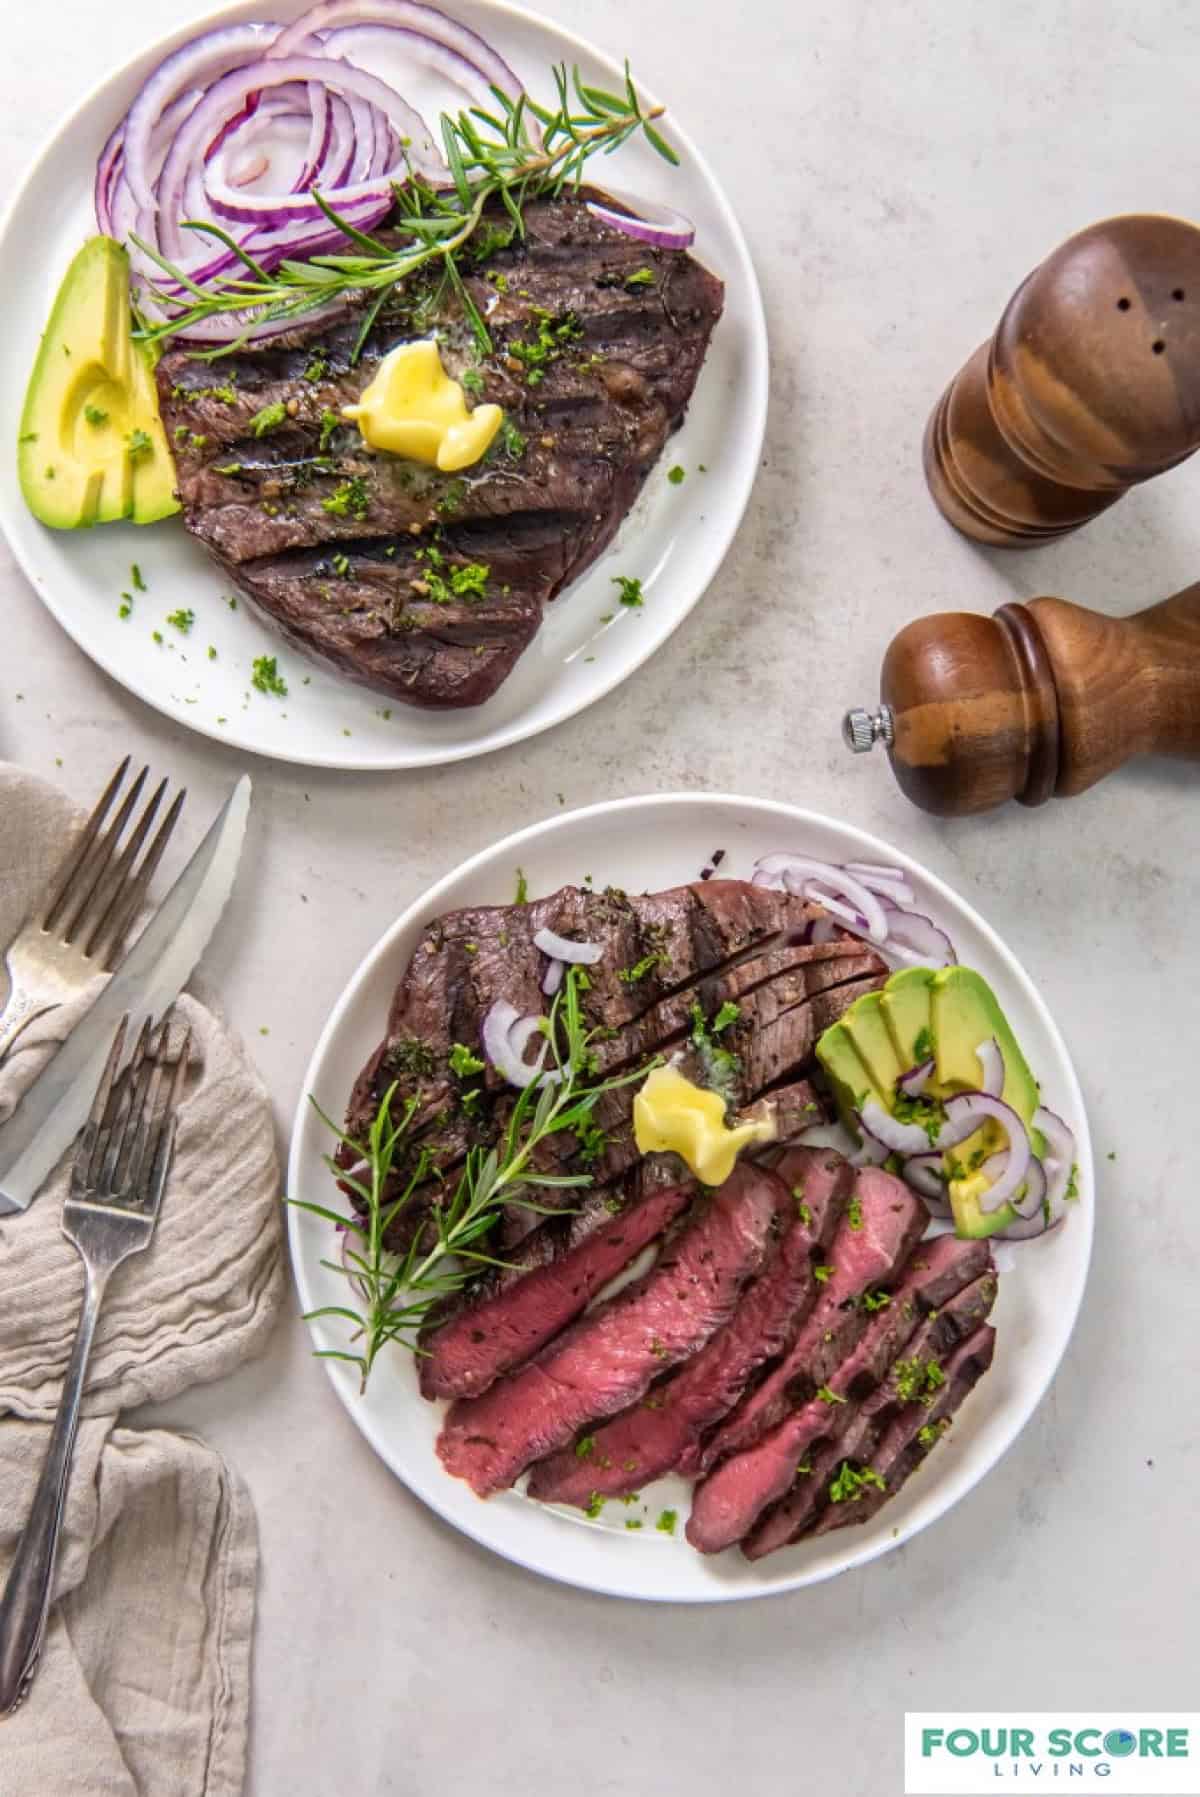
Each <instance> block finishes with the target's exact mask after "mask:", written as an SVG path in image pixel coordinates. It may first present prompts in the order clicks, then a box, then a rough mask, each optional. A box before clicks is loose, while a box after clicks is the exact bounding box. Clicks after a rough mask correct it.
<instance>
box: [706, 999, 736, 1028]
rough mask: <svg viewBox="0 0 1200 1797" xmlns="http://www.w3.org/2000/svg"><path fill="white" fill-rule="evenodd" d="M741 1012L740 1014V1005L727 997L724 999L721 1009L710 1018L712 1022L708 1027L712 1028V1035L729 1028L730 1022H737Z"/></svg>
mask: <svg viewBox="0 0 1200 1797" xmlns="http://www.w3.org/2000/svg"><path fill="white" fill-rule="evenodd" d="M741 1014H742V1007H741V1005H735V1004H734V1003H733V1001H732V1000H731V999H728V998H727V999H726V1000H725V1003H724V1004H723V1005H722V1006H721V1009H720V1010H719V1011H718V1012H717V1014H716V1016H715V1017H714V1018H713V1020H712V1024H711V1026H710V1027H711V1029H712V1033H713V1035H714V1036H719V1035H721V1033H722V1032H723V1031H724V1030H727V1029H728V1028H729V1026H730V1024H731V1023H736V1022H737V1020H738V1018H739V1017H740V1016H741Z"/></svg>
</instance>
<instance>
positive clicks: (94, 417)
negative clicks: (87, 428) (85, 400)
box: [83, 406, 108, 424]
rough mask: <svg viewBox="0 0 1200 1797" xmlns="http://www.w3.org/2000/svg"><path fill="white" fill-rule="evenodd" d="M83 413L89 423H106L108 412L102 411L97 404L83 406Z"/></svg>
mask: <svg viewBox="0 0 1200 1797" xmlns="http://www.w3.org/2000/svg"><path fill="white" fill-rule="evenodd" d="M83 415H84V417H85V418H86V419H87V421H88V423H89V424H107V423H108V413H107V412H102V411H101V410H100V407H99V406H84V408H83Z"/></svg>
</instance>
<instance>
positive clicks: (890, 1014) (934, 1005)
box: [817, 967, 1045, 1237]
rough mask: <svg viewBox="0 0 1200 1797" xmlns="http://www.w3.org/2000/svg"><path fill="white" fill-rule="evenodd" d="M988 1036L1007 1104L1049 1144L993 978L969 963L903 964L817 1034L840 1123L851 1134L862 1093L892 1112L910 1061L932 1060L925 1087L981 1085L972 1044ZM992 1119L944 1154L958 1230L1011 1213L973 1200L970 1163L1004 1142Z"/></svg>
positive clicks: (1041, 1145) (997, 1224) (989, 1228)
mask: <svg viewBox="0 0 1200 1797" xmlns="http://www.w3.org/2000/svg"><path fill="white" fill-rule="evenodd" d="M992 1039H994V1040H995V1042H996V1043H997V1045H998V1047H999V1049H1000V1052H1001V1054H1002V1055H1003V1057H1004V1070H1005V1078H1004V1092H1003V1094H1002V1096H1003V1099H1004V1102H1005V1104H1008V1105H1011V1106H1012V1108H1013V1110H1014V1111H1016V1112H1017V1115H1018V1116H1019V1117H1020V1118H1021V1119H1022V1121H1023V1122H1024V1123H1025V1124H1026V1125H1028V1126H1030V1140H1031V1142H1032V1144H1033V1151H1034V1153H1035V1154H1038V1155H1040V1154H1043V1153H1044V1152H1045V1141H1044V1139H1043V1137H1042V1135H1041V1132H1040V1131H1038V1130H1036V1129H1034V1128H1032V1123H1033V1117H1034V1113H1035V1112H1036V1110H1037V1108H1038V1106H1039V1104H1040V1102H1041V1098H1040V1095H1039V1092H1038V1088H1037V1082H1036V1081H1035V1079H1034V1077H1033V1075H1032V1074H1031V1073H1030V1071H1029V1065H1028V1063H1027V1061H1026V1059H1025V1057H1024V1055H1023V1054H1022V1053H1021V1049H1020V1046H1019V1044H1018V1042H1017V1039H1016V1037H1015V1036H1014V1035H1013V1032H1012V1027H1011V1025H1010V1024H1009V1021H1008V1019H1007V1017H1006V1016H1005V1015H1004V1012H1003V1011H1002V1010H1001V1008H1000V1006H999V1004H998V1003H997V1001H996V996H995V994H994V993H993V991H992V989H991V987H990V986H989V985H988V983H987V981H986V980H985V979H984V978H983V977H982V975H981V974H978V973H976V972H974V970H973V969H972V968H969V967H945V968H942V969H940V970H939V971H937V972H935V971H934V970H933V969H932V968H929V967H908V968H905V969H904V970H903V971H902V972H900V973H894V974H893V975H892V976H891V978H890V979H889V980H888V981H887V984H886V985H885V986H884V987H883V989H882V991H879V992H871V993H868V994H867V995H866V996H865V997H863V998H860V999H858V1000H857V1002H856V1003H855V1004H853V1005H851V1007H850V1009H849V1010H848V1011H847V1012H846V1014H845V1016H844V1017H843V1018H841V1020H840V1021H839V1022H838V1023H835V1024H834V1025H832V1027H831V1028H830V1029H827V1030H826V1031H825V1033H824V1035H823V1036H822V1037H821V1039H820V1041H819V1042H818V1043H817V1058H818V1060H819V1061H820V1063H821V1065H822V1067H823V1068H824V1069H825V1072H826V1075H827V1076H828V1078H829V1081H830V1084H831V1085H832V1087H833V1091H834V1096H835V1098H836V1099H837V1105H838V1110H839V1113H840V1115H841V1118H842V1121H843V1123H844V1124H845V1125H846V1127H847V1128H848V1129H849V1130H850V1131H851V1133H852V1134H853V1135H854V1136H855V1137H857V1135H858V1126H857V1123H856V1121H855V1112H856V1111H858V1110H860V1109H861V1107H862V1105H863V1103H864V1102H865V1101H866V1099H868V1098H874V1099H875V1100H876V1102H877V1103H878V1104H880V1105H881V1106H882V1107H883V1108H884V1109H885V1110H887V1111H889V1112H894V1111H895V1110H896V1106H897V1102H898V1094H897V1088H896V1081H897V1080H898V1079H899V1077H900V1075H901V1074H902V1073H904V1072H906V1071H907V1070H908V1069H909V1068H910V1067H915V1066H918V1065H919V1064H920V1063H921V1062H922V1061H927V1060H930V1059H932V1061H933V1063H934V1071H933V1077H932V1078H931V1079H930V1081H929V1083H928V1085H927V1087H926V1092H927V1094H928V1095H929V1096H930V1097H932V1098H941V1099H945V1098H950V1097H952V1096H953V1095H954V1093H956V1092H969V1091H978V1089H979V1088H980V1086H981V1085H982V1083H983V1068H982V1067H981V1066H980V1064H979V1057H978V1054H977V1052H976V1051H977V1049H978V1048H979V1047H980V1045H981V1044H982V1043H984V1042H987V1041H989V1040H992ZM1004 1142H1005V1136H1004V1132H1003V1130H1002V1129H1001V1127H1000V1126H999V1125H998V1124H994V1123H985V1124H984V1126H983V1128H982V1129H979V1130H977V1131H976V1133H975V1134H974V1135H973V1136H971V1137H970V1138H969V1139H968V1140H967V1141H965V1142H962V1143H960V1144H959V1146H958V1147H957V1148H954V1149H951V1150H950V1151H949V1152H948V1153H947V1154H946V1156H945V1158H944V1163H943V1164H944V1166H945V1170H946V1174H947V1192H948V1195H949V1198H950V1203H951V1207H952V1209H953V1212H954V1222H955V1228H956V1230H957V1233H958V1234H959V1235H961V1236H972V1237H980V1236H988V1235H994V1234H995V1233H996V1231H997V1230H1000V1229H1004V1228H1006V1227H1007V1225H1008V1224H1010V1223H1012V1222H1013V1221H1014V1220H1015V1217H1016V1212H1015V1211H1014V1210H1013V1208H1012V1206H1011V1205H1008V1204H1006V1205H1003V1206H1001V1208H1000V1209H999V1210H998V1211H995V1212H992V1213H988V1212H986V1211H984V1210H983V1209H982V1208H981V1206H980V1203H979V1199H980V1197H981V1195H982V1194H983V1193H984V1192H986V1190H987V1183H986V1182H985V1181H983V1180H981V1179H980V1177H979V1175H978V1173H977V1171H976V1169H977V1168H978V1167H979V1166H980V1165H981V1163H982V1162H983V1161H984V1160H986V1158H987V1156H988V1155H989V1154H992V1153H994V1152H995V1151H996V1150H997V1149H999V1148H1001V1147H1003V1146H1004Z"/></svg>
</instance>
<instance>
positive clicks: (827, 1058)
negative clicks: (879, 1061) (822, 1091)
mask: <svg viewBox="0 0 1200 1797" xmlns="http://www.w3.org/2000/svg"><path fill="white" fill-rule="evenodd" d="M853 1010H854V1006H853V1005H851V1007H850V1010H849V1011H847V1012H846V1015H845V1017H843V1018H842V1019H841V1020H840V1021H839V1022H838V1023H831V1024H830V1026H829V1028H828V1029H827V1030H825V1031H824V1032H823V1034H822V1036H821V1038H820V1040H819V1041H818V1043H817V1059H818V1060H819V1061H820V1063H821V1065H822V1067H823V1068H824V1069H825V1072H826V1074H827V1075H828V1078H829V1083H830V1085H831V1086H832V1087H833V1095H834V1098H835V1100H836V1101H837V1108H838V1115H839V1116H840V1117H841V1119H842V1122H843V1123H844V1124H845V1125H846V1128H847V1129H848V1130H849V1131H850V1133H851V1135H852V1136H853V1137H854V1139H855V1140H856V1141H857V1140H858V1124H857V1122H856V1121H855V1117H856V1113H857V1112H858V1111H859V1110H861V1108H862V1106H863V1104H864V1103H865V1101H866V1100H867V1099H868V1098H875V1099H876V1100H877V1101H878V1102H879V1103H880V1104H882V1105H886V1104H887V1102H888V1100H887V1095H886V1094H885V1093H883V1092H880V1091H879V1090H878V1089H877V1088H876V1086H875V1083H874V1081H873V1080H872V1078H871V1075H870V1073H869V1072H868V1071H867V1069H866V1067H865V1066H864V1065H863V1061H862V1057H861V1055H860V1054H859V1053H858V1050H857V1049H856V1048H855V1046H854V1037H853V1036H852V1034H851V1032H850V1028H849V1019H850V1017H851V1015H852V1013H853Z"/></svg>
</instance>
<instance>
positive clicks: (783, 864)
mask: <svg viewBox="0 0 1200 1797" xmlns="http://www.w3.org/2000/svg"><path fill="white" fill-rule="evenodd" d="M755 872H756V874H757V873H763V874H767V875H769V876H775V877H777V878H779V879H781V880H782V881H783V884H784V886H785V887H786V889H787V890H788V891H789V892H792V893H795V894H796V896H797V897H800V898H807V899H811V900H812V901H813V902H814V903H815V904H819V905H823V906H824V907H825V909H826V910H827V911H830V912H832V913H833V915H834V916H835V917H840V918H842V919H843V921H844V922H846V923H848V924H849V926H850V927H851V928H854V929H855V930H856V932H858V933H861V930H862V926H863V923H864V921H865V925H866V933H867V935H868V936H869V937H870V939H871V941H872V942H882V941H883V940H884V939H885V937H886V936H887V933H888V926H887V919H886V916H885V914H884V909H883V906H882V904H881V903H880V901H879V899H878V898H877V897H876V896H875V894H874V893H873V892H868V891H867V888H866V887H865V886H864V885H862V883H861V882H860V881H858V880H856V879H855V878H854V875H853V874H848V873H847V872H846V871H845V869H844V868H841V867H835V866H833V864H832V863H831V862H828V861H813V860H811V859H810V858H809V857H808V856H806V855H789V854H780V855H764V856H763V857H762V859H761V860H760V861H758V862H756V863H755ZM825 887H827V888H828V889H829V893H833V894H836V895H839V896H838V897H835V898H832V899H831V898H830V896H829V893H827V892H825V891H823V890H819V888H825ZM841 899H848V900H849V901H850V904H851V905H852V906H853V907H854V908H853V910H851V909H850V908H849V907H848V906H846V905H844V904H842V903H841V902H840V901H841Z"/></svg>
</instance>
